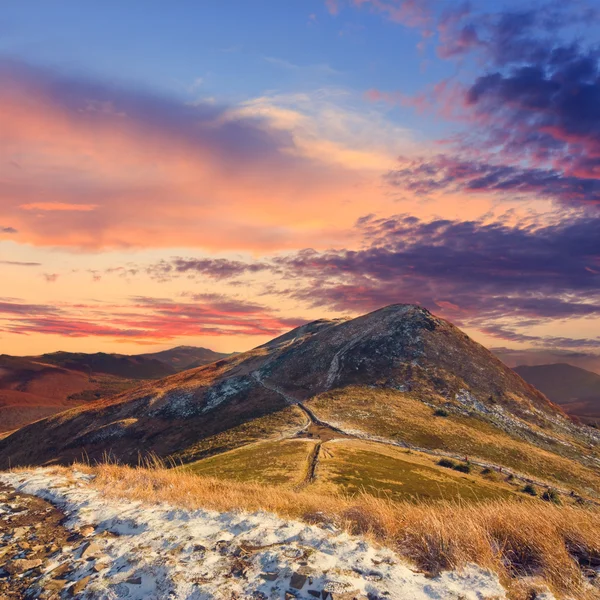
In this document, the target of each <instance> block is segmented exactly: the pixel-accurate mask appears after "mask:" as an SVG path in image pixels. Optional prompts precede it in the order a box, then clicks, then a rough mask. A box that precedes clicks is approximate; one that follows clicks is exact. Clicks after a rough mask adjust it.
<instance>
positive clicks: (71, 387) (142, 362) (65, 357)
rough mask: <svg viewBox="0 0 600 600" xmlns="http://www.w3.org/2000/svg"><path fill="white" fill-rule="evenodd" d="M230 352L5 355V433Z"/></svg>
mask: <svg viewBox="0 0 600 600" xmlns="http://www.w3.org/2000/svg"><path fill="white" fill-rule="evenodd" d="M227 356H229V355H228V354H222V353H220V352H213V351H212V350H208V349H207V348H195V347H192V346H178V347H176V348H172V349H170V350H164V351H162V352H155V353H150V354H138V355H124V354H106V353H103V352H97V353H95V354H85V353H80V352H53V353H50V354H42V355H40V356H24V357H21V356H9V355H6V354H3V355H0V432H2V431H10V430H12V429H16V428H18V427H22V426H23V425H26V424H27V423H31V422H32V421H36V420H37V419H41V418H43V417H47V416H49V415H52V414H54V413H56V412H61V411H63V410H66V409H68V408H73V407H74V406H77V405H79V404H81V403H83V402H87V401H91V400H97V399H99V398H106V397H110V396H112V395H114V394H116V393H119V392H122V391H124V390H126V389H129V388H131V387H133V386H135V385H138V384H139V382H140V380H148V379H159V378H162V377H167V376H168V375H173V374H174V373H177V372H179V371H181V370H184V369H187V368H189V367H190V366H200V365H205V364H208V363H210V362H214V361H216V360H219V359H222V358H225V357H227Z"/></svg>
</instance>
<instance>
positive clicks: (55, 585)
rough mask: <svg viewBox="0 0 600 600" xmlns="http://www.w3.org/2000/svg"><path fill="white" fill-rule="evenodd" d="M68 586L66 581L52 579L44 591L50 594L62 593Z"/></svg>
mask: <svg viewBox="0 0 600 600" xmlns="http://www.w3.org/2000/svg"><path fill="white" fill-rule="evenodd" d="M68 585H69V582H68V581H67V580H66V579H51V580H50V581H46V582H45V583H44V589H45V590H47V591H50V592H62V591H63V590H64V589H65V588H66V587H67V586H68Z"/></svg>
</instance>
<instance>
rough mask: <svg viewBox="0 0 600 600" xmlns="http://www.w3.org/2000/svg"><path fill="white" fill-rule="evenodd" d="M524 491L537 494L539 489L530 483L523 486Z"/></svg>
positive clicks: (533, 494) (532, 494) (531, 494)
mask: <svg viewBox="0 0 600 600" xmlns="http://www.w3.org/2000/svg"><path fill="white" fill-rule="evenodd" d="M522 491H523V493H524V494H529V495H530V496H537V490H536V489H535V488H534V487H533V486H532V485H531V484H530V483H528V484H527V485H526V486H525V487H524V488H523V490H522Z"/></svg>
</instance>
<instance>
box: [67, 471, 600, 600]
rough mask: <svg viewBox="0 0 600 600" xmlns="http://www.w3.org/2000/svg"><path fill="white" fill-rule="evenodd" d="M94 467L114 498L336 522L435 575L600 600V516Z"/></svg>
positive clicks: (519, 591) (524, 592)
mask: <svg viewBox="0 0 600 600" xmlns="http://www.w3.org/2000/svg"><path fill="white" fill-rule="evenodd" d="M79 468H82V467H79ZM87 468H88V469H91V470H93V472H94V473H96V474H97V477H96V478H95V480H94V485H95V486H96V487H98V488H99V489H100V490H101V491H102V493H103V494H105V495H107V496H117V497H124V498H129V499H134V500H139V501H143V502H148V503H157V502H168V503H170V504H174V505H177V506H181V507H184V508H188V509H195V508H199V507H203V508H208V509H213V510H218V511H230V510H243V511H249V512H254V511H260V510H264V511H269V512H273V513H276V514H278V515H280V516H282V517H287V518H294V519H301V520H304V521H307V522H311V523H318V522H323V521H329V522H334V523H336V524H337V525H339V526H340V527H342V528H344V529H346V530H347V531H349V532H351V533H354V534H362V535H365V536H367V537H369V538H370V539H372V540H374V541H376V542H379V543H382V544H384V545H387V546H390V547H392V548H394V549H395V550H397V551H398V552H399V553H400V554H401V555H403V556H405V557H406V558H407V559H409V560H410V561H412V562H413V563H414V564H415V565H417V566H418V567H419V568H421V569H423V570H425V571H427V572H430V573H436V572H438V571H440V570H445V569H454V568H460V567H461V566H462V565H465V564H466V563H469V562H474V563H477V564H479V565H481V566H482V567H488V568H491V569H494V570H495V571H496V572H498V573H499V574H500V577H501V578H502V580H503V581H504V583H505V585H506V586H507V588H508V589H509V592H510V596H511V598H513V599H515V600H524V599H526V598H532V597H535V596H534V595H532V590H534V589H536V588H535V586H536V585H538V584H547V585H548V586H549V587H550V588H551V589H552V590H553V591H554V592H555V593H556V594H557V596H558V597H561V596H563V597H565V595H568V597H570V598H578V599H582V600H584V599H585V600H591V599H598V598H600V589H598V588H595V589H593V588H591V587H590V586H589V585H587V583H586V580H585V577H584V575H583V573H582V569H581V568H580V565H579V562H581V563H582V564H583V565H585V564H586V561H588V562H589V561H598V560H600V512H599V511H598V510H597V509H595V508H583V507H581V508H580V507H572V506H556V505H553V504H550V503H544V502H543V501H541V500H525V501H520V502H517V501H507V500H497V501H491V502H489V503H484V504H476V505H474V504H468V503H464V502H463V503H460V502H438V503H423V504H414V503H408V502H392V501H389V500H386V499H383V498H376V497H373V496H371V495H367V494H365V495H361V496H359V497H354V498H349V497H344V496H343V495H341V494H329V495H325V494H318V495H317V494H313V493H310V492H309V491H292V490H290V489H284V488H281V487H276V486H269V485H264V484H256V483H241V482H234V481H223V480H219V479H214V478H206V477H198V476H196V475H191V474H187V473H184V472H179V471H174V470H169V469H164V468H160V466H157V467H156V468H151V469H148V468H131V467H122V466H116V465H101V466H98V467H93V468H90V467H87ZM578 561H579V562H578Z"/></svg>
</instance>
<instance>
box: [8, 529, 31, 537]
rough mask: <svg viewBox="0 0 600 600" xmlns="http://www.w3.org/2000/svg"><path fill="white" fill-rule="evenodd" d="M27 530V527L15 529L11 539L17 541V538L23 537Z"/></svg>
mask: <svg viewBox="0 0 600 600" xmlns="http://www.w3.org/2000/svg"><path fill="white" fill-rule="evenodd" d="M28 529H29V528H28V527H15V528H14V529H13V532H12V534H13V538H14V539H15V540H18V539H19V538H21V537H23V536H24V535H25V534H26V533H27V531H28Z"/></svg>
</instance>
